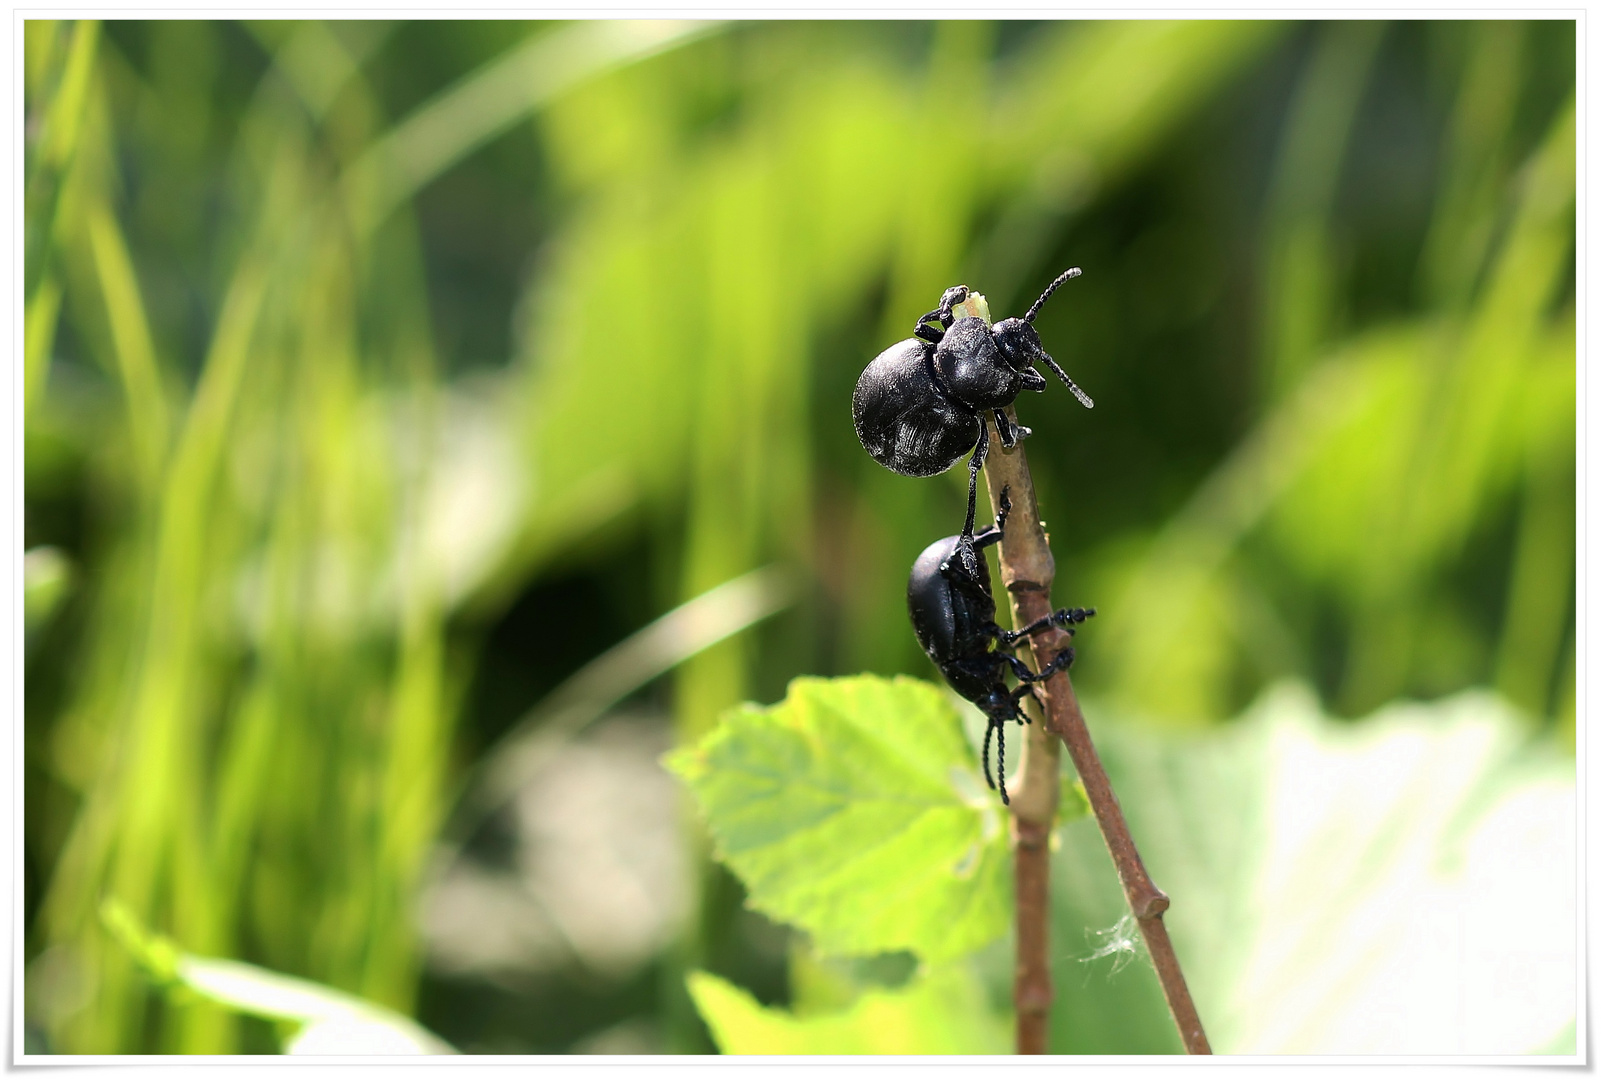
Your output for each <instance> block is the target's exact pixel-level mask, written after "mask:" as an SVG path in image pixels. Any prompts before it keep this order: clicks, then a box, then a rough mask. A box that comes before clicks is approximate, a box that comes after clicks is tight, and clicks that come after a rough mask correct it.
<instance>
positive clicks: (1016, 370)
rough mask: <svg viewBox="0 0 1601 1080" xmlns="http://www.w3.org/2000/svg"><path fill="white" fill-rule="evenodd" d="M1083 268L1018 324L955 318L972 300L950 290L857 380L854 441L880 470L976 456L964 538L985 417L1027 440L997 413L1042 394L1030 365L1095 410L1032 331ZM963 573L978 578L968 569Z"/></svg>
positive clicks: (924, 467)
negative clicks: (1027, 393)
mask: <svg viewBox="0 0 1601 1080" xmlns="http://www.w3.org/2000/svg"><path fill="white" fill-rule="evenodd" d="M1081 272H1082V271H1080V270H1079V268H1078V267H1076V266H1075V267H1073V268H1072V269H1070V270H1068V271H1066V272H1064V273H1063V274H1061V275H1060V276H1059V277H1057V278H1056V280H1055V281H1052V282H1051V283H1050V284H1049V285H1048V286H1046V288H1045V291H1044V292H1043V293H1041V294H1040V298H1039V299H1038V300H1036V301H1034V303H1033V304H1032V305H1031V306H1030V307H1029V309H1028V311H1027V312H1025V313H1024V314H1023V317H1022V318H1015V317H1014V318H1010V319H1003V320H1002V321H1001V322H998V323H996V324H995V325H994V326H990V325H989V323H987V322H986V321H985V320H984V319H982V318H979V317H977V316H967V317H965V318H960V319H959V318H957V317H956V315H955V312H954V310H953V309H954V308H955V307H956V305H957V304H960V303H962V302H963V301H965V300H966V299H967V298H968V288H967V286H966V285H953V286H952V287H951V288H949V289H946V290H945V293H944V295H942V296H941V297H940V302H939V307H937V308H935V309H934V310H933V311H930V312H927V313H926V314H924V315H922V316H921V317H919V318H918V320H917V325H916V327H915V328H914V329H913V331H912V336H911V337H909V338H907V339H906V340H904V341H900V342H897V343H896V344H894V345H891V346H890V347H889V348H887V349H885V350H884V351H883V352H881V353H879V354H878V356H877V357H875V358H874V359H873V362H872V363H870V364H868V365H867V368H866V369H865V370H864V371H863V372H862V374H861V378H859V379H858V380H857V382H856V392H855V394H854V395H853V396H852V398H851V411H852V413H853V415H854V417H855V420H856V437H857V438H859V439H860V440H861V442H862V446H863V447H864V448H865V449H866V450H867V452H868V453H869V454H870V455H872V458H873V460H874V461H877V462H878V463H879V464H880V465H883V466H885V467H886V468H889V469H893V470H894V471H895V472H898V473H902V474H904V475H906V476H933V475H935V474H937V473H942V472H944V471H945V470H946V469H949V468H950V467H951V466H952V465H954V464H956V462H957V460H958V459H959V458H961V457H962V455H963V454H966V453H967V452H968V451H969V450H971V451H972V453H973V456H972V458H971V459H970V460H969V462H968V466H967V471H968V477H967V519H966V524H965V525H963V527H962V536H963V537H966V538H967V539H968V540H969V541H971V539H972V536H973V521H974V515H975V512H976V511H975V507H976V505H977V499H978V471H979V470H980V469H981V468H983V467H984V456H985V454H986V453H987V452H988V450H989V436H988V433H987V431H986V421H985V414H986V413H989V414H990V415H992V416H993V417H994V422H995V430H996V433H997V434H998V435H999V436H1000V439H1001V445H1002V446H1005V447H1007V448H1011V447H1013V446H1015V445H1017V440H1018V439H1021V438H1026V437H1027V436H1028V435H1029V434H1031V432H1030V431H1029V429H1028V428H1026V427H1023V426H1022V425H1020V424H1016V423H1014V422H1013V421H1012V420H1011V419H1010V418H1008V417H1007V415H1006V413H1005V412H1004V411H1003V410H1005V408H1006V407H1007V406H1008V405H1010V404H1011V403H1012V402H1013V401H1015V400H1016V399H1017V395H1018V394H1020V393H1022V392H1023V391H1024V390H1033V391H1036V392H1038V391H1042V390H1044V389H1045V378H1044V376H1042V375H1041V374H1040V373H1039V372H1038V371H1036V370H1035V368H1034V365H1035V364H1036V363H1043V364H1044V365H1045V366H1047V367H1049V368H1050V369H1051V370H1052V371H1053V372H1055V373H1056V375H1057V377H1058V378H1060V379H1061V380H1062V382H1063V383H1064V384H1066V386H1067V388H1068V389H1069V390H1071V391H1072V392H1073V394H1074V396H1075V397H1077V398H1078V399H1079V401H1080V402H1082V403H1083V405H1084V407H1085V408H1087V409H1093V408H1094V407H1095V403H1094V402H1093V401H1091V400H1090V398H1089V395H1088V394H1086V393H1084V391H1082V390H1080V389H1079V388H1078V385H1077V384H1076V383H1074V382H1073V380H1072V379H1071V378H1069V377H1068V374H1067V372H1065V371H1063V370H1062V368H1061V365H1059V364H1058V363H1057V362H1056V361H1055V360H1053V359H1052V358H1051V356H1050V354H1049V353H1047V352H1046V351H1045V348H1044V346H1043V345H1041V343H1040V336H1039V333H1038V331H1036V330H1035V329H1034V317H1035V316H1036V315H1038V314H1039V311H1040V308H1041V307H1042V306H1044V304H1045V301H1046V300H1048V299H1050V296H1051V294H1052V293H1054V292H1055V291H1056V290H1057V289H1058V288H1060V287H1061V286H1062V285H1063V284H1065V283H1066V282H1068V281H1071V280H1072V279H1073V278H1076V277H1078V276H1079V274H1080V273H1081ZM966 547H968V548H970V543H969V545H966ZM966 558H967V551H965V550H964V560H965V559H966ZM968 570H969V571H970V572H972V573H975V574H976V572H977V570H976V567H975V566H974V565H972V564H970V565H969V566H968Z"/></svg>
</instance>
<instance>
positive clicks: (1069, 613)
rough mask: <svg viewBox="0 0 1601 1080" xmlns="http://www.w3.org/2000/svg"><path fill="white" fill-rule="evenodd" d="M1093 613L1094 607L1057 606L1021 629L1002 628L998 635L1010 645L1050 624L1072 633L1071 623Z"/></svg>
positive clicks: (1077, 621) (1078, 621) (1080, 620)
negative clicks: (1049, 612)
mask: <svg viewBox="0 0 1601 1080" xmlns="http://www.w3.org/2000/svg"><path fill="white" fill-rule="evenodd" d="M1094 614H1095V609H1094V608H1058V609H1057V610H1056V611H1053V612H1052V613H1051V614H1049V615H1043V616H1041V617H1040V618H1038V619H1035V620H1034V621H1033V622H1031V623H1029V624H1028V625H1027V626H1025V627H1023V629H1021V630H1002V631H1001V634H1000V637H1001V640H1002V641H1004V642H1006V644H1008V645H1010V644H1012V643H1013V642H1015V641H1018V640H1020V639H1022V638H1025V637H1027V636H1028V635H1030V634H1033V633H1037V632H1039V631H1041V630H1043V629H1045V628H1046V627H1047V626H1052V625H1055V626H1060V627H1063V628H1065V629H1066V630H1067V632H1068V633H1069V634H1071V633H1073V626H1072V624H1073V623H1081V622H1083V621H1084V620H1085V619H1087V618H1089V617H1090V616H1091V615H1094Z"/></svg>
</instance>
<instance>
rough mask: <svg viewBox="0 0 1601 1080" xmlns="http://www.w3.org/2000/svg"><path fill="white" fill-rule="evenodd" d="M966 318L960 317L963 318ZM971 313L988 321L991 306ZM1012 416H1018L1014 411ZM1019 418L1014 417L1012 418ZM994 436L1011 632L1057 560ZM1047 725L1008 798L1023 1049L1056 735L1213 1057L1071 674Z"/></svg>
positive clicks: (1198, 1047) (1189, 1044)
mask: <svg viewBox="0 0 1601 1080" xmlns="http://www.w3.org/2000/svg"><path fill="white" fill-rule="evenodd" d="M965 313H966V312H963V314H965ZM973 313H974V314H984V315H985V316H987V315H988V311H987V306H986V309H984V310H979V311H974V312H973ZM1006 411H1007V413H1008V415H1013V411H1012V409H1010V408H1008V409H1007V410H1006ZM1014 419H1015V416H1014ZM986 428H987V429H988V430H989V432H990V436H989V438H990V448H989V455H988V458H987V460H986V463H985V466H984V480H985V484H986V486H987V487H988V489H989V495H990V505H991V507H992V509H993V510H994V511H995V512H997V513H998V512H999V510H1000V507H999V502H1000V494H1001V491H1002V490H1005V489H1009V490H1010V496H1011V500H1012V510H1011V515H1010V516H1009V517H1008V518H1007V520H1006V535H1005V536H1004V537H1003V538H1002V540H1001V545H1000V563H1001V581H1002V582H1003V583H1005V585H1006V591H1007V592H1008V593H1009V594H1010V596H1011V603H1012V625H1013V626H1026V625H1028V624H1029V623H1031V622H1033V621H1034V620H1036V619H1039V618H1043V617H1044V616H1046V615H1049V614H1050V613H1051V612H1052V611H1053V610H1054V609H1053V608H1052V606H1051V583H1052V581H1053V580H1054V579H1055V577H1056V560H1055V558H1054V557H1052V555H1051V548H1050V544H1049V541H1048V538H1047V537H1046V535H1045V530H1044V528H1042V527H1041V525H1040V513H1039V503H1038V501H1037V500H1036V498H1035V495H1034V481H1033V478H1032V477H1031V476H1030V475H1029V471H1028V456H1027V455H1026V454H1025V453H1024V452H1023V444H1022V443H1021V442H1020V443H1018V444H1017V445H1016V446H1015V447H1013V448H1012V449H1010V450H1007V449H1005V448H1004V447H1002V446H1001V443H1000V439H999V437H998V436H997V435H996V434H995V433H994V428H993V425H986ZM1070 641H1071V639H1070V638H1069V637H1068V635H1067V634H1066V633H1064V632H1063V631H1061V630H1059V629H1057V628H1055V627H1051V628H1049V629H1047V630H1042V631H1040V632H1038V633H1036V634H1034V635H1033V636H1032V639H1031V641H1030V648H1031V649H1032V651H1033V654H1034V665H1035V670H1036V671H1037V670H1039V669H1040V668H1041V667H1043V666H1044V665H1046V664H1047V663H1049V662H1050V661H1051V659H1052V658H1053V657H1055V656H1056V654H1057V653H1059V652H1061V651H1062V650H1063V649H1064V648H1066V647H1067V646H1068V644H1069V642H1070ZM1043 688H1044V690H1045V714H1046V715H1045V718H1044V723H1042V724H1030V725H1029V726H1028V727H1027V728H1026V729H1025V731H1026V736H1025V744H1024V746H1025V748H1024V757H1023V767H1022V776H1021V777H1020V783H1018V784H1017V785H1016V786H1015V787H1014V790H1013V793H1012V806H1011V809H1012V836H1013V840H1014V844H1015V849H1014V850H1015V856H1014V859H1015V862H1014V871H1013V873H1014V880H1015V885H1016V893H1017V967H1016V975H1015V979H1014V982H1013V988H1012V999H1013V1003H1014V1005H1015V1006H1016V1009H1017V1052H1018V1053H1019V1054H1043V1053H1045V1052H1046V1045H1047V1035H1048V1025H1049V1020H1050V1009H1051V1001H1052V998H1053V997H1054V992H1053V990H1052V988H1051V971H1050V950H1049V927H1050V860H1051V852H1050V835H1051V827H1052V826H1053V825H1054V823H1055V817H1056V804H1057V800H1058V799H1059V798H1060V793H1061V785H1060V781H1059V774H1058V769H1059V768H1060V758H1059V754H1060V750H1059V747H1058V744H1057V741H1056V739H1053V738H1051V737H1050V736H1051V735H1056V736H1057V737H1058V738H1060V739H1061V741H1062V742H1064V743H1066V744H1067V753H1068V756H1069V757H1070V758H1072V760H1073V767H1074V768H1075V769H1077V770H1078V775H1079V779H1080V780H1081V781H1082V782H1083V784H1084V792H1085V794H1086V795H1087V796H1088V797H1089V803H1090V807H1091V809H1093V810H1094V811H1095V820H1096V823H1097V824H1099V825H1100V828H1101V836H1102V837H1103V838H1104V839H1105V841H1106V847H1107V850H1108V851H1109V852H1110V853H1111V855H1112V863H1113V865H1114V866H1116V868H1117V876H1118V878H1119V880H1121V881H1122V883H1123V895H1124V896H1125V897H1127V899H1128V904H1129V909H1130V910H1131V911H1132V912H1133V913H1134V917H1135V919H1136V920H1138V922H1139V927H1140V933H1141V935H1142V936H1143V937H1144V938H1145V947H1146V949H1147V950H1148V951H1149V952H1150V954H1151V961H1152V963H1153V964H1154V965H1155V967H1156V975H1157V978H1158V980H1160V982H1161V984H1162V993H1163V995H1164V996H1165V997H1166V998H1167V1007H1168V1010H1169V1011H1170V1012H1171V1013H1172V1015H1173V1022H1174V1023H1175V1024H1176V1025H1177V1026H1178V1031H1179V1038H1180V1039H1182V1040H1183V1042H1184V1049H1185V1051H1186V1052H1187V1053H1191V1054H1210V1053H1211V1052H1212V1048H1211V1046H1210V1045H1209V1044H1208V1043H1207V1041H1206V1033H1205V1031H1203V1030H1202V1028H1201V1018H1200V1016H1199V1014H1198V1013H1197V1012H1196V1011H1195V1002H1194V1000H1192V999H1191V997H1190V991H1189V987H1188V986H1187V985H1185V982H1184V972H1183V971H1182V970H1181V969H1180V967H1179V961H1178V956H1177V954H1175V953H1174V951H1173V942H1172V941H1171V940H1170V939H1169V938H1168V934H1167V927H1166V925H1164V924H1163V922H1162V912H1164V911H1166V910H1167V908H1168V905H1169V902H1170V901H1169V900H1168V897H1167V894H1165V893H1163V892H1162V890H1161V889H1158V888H1157V887H1156V885H1155V883H1153V882H1152V881H1151V877H1150V875H1149V874H1147V873H1146V871H1145V864H1144V863H1143V862H1141V861H1140V853H1139V850H1138V849H1137V848H1136V847H1135V846H1134V838H1133V836H1131V835H1130V834H1129V829H1128V823H1127V822H1126V821H1125V820H1124V819H1123V810H1122V807H1120V806H1119V805H1118V802H1117V794H1116V793H1115V792H1114V791H1113V790H1112V783H1111V781H1110V780H1109V779H1107V776H1106V770H1105V769H1103V768H1102V767H1101V759H1100V756H1099V755H1098V754H1096V752H1095V744H1094V743H1093V742H1092V741H1091V740H1090V733H1089V728H1088V727H1087V726H1086V725H1085V723H1084V714H1083V712H1082V711H1081V710H1080V709H1079V704H1078V697H1077V696H1076V695H1075V694H1074V693H1073V683H1072V680H1071V679H1069V678H1068V674H1067V672H1065V671H1062V672H1058V673H1057V674H1055V675H1053V676H1051V678H1050V679H1048V680H1047V681H1046V682H1045V683H1044V684H1043Z"/></svg>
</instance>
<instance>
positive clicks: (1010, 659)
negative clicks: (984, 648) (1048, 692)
mask: <svg viewBox="0 0 1601 1080" xmlns="http://www.w3.org/2000/svg"><path fill="white" fill-rule="evenodd" d="M995 655H997V656H1004V657H1005V658H1006V664H1007V666H1008V667H1010V668H1011V669H1012V674H1013V675H1016V676H1017V677H1018V679H1019V681H1021V682H1022V683H1023V685H1024V686H1026V685H1028V684H1029V683H1031V682H1033V681H1034V680H1035V679H1037V678H1039V676H1037V675H1035V674H1034V672H1033V671H1032V670H1031V669H1030V668H1029V666H1028V665H1027V664H1025V663H1023V661H1021V660H1019V659H1018V658H1017V657H1015V656H1013V655H1012V654H1011V653H996V654H995ZM1019 691H1021V687H1020V688H1019Z"/></svg>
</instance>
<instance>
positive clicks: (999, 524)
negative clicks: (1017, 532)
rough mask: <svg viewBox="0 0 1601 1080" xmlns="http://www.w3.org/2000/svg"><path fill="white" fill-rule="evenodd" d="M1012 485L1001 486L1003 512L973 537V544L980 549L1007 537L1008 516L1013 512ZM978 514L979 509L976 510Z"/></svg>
mask: <svg viewBox="0 0 1601 1080" xmlns="http://www.w3.org/2000/svg"><path fill="white" fill-rule="evenodd" d="M1011 490H1012V488H1011V485H1010V484H1008V485H1007V486H1006V487H1003V488H1001V512H1000V513H998V514H996V515H995V524H994V525H992V526H990V527H989V528H987V529H985V530H984V531H983V532H981V533H979V534H977V535H976V536H974V537H973V546H974V547H975V548H978V549H983V548H987V547H989V546H990V545H991V544H998V543H1000V542H1001V541H1002V540H1003V539H1005V538H1006V517H1007V515H1008V514H1010V513H1011V512H1012V496H1011ZM974 513H975V514H976V513H977V511H974Z"/></svg>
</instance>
